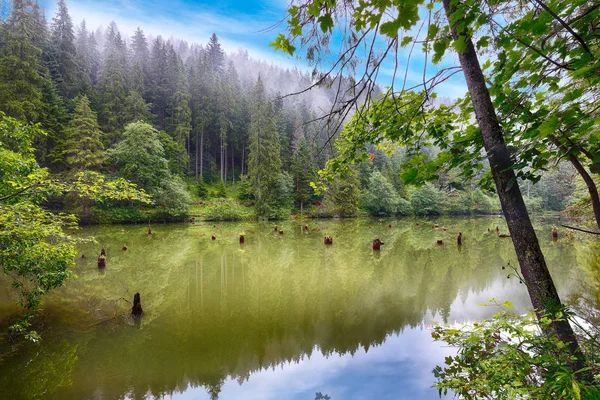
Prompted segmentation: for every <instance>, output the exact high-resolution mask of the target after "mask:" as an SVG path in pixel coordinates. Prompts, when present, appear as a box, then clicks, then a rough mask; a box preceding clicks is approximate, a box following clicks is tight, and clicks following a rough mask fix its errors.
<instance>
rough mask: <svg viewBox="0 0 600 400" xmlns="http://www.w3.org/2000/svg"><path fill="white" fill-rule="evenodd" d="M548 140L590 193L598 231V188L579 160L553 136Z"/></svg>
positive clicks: (599, 209) (599, 212) (599, 218)
mask: <svg viewBox="0 0 600 400" xmlns="http://www.w3.org/2000/svg"><path fill="white" fill-rule="evenodd" d="M548 137H549V138H550V140H552V142H553V143H554V144H555V145H556V146H557V147H558V148H559V149H560V151H562V152H563V153H564V154H566V155H567V157H568V158H569V161H570V162H571V164H573V167H575V169H576V170H577V172H578V173H579V175H581V177H582V178H583V181H584V182H585V184H586V186H587V188H588V192H589V193H590V198H591V199H592V209H593V210H594V218H596V224H597V225H598V229H600V196H599V195H598V187H597V186H596V183H595V182H594V179H593V178H592V177H591V176H590V174H589V173H588V172H587V171H586V169H585V167H584V166H583V165H582V164H581V162H580V161H579V159H578V158H577V157H576V156H575V155H574V154H572V153H570V152H569V149H568V148H567V146H565V145H564V144H563V143H562V142H561V141H560V140H558V138H557V137H556V136H554V135H550V136H548Z"/></svg>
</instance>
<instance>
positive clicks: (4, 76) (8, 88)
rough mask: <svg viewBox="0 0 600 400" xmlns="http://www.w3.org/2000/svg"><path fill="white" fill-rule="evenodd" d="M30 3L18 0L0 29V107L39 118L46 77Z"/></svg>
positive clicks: (20, 116)
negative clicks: (35, 43)
mask: <svg viewBox="0 0 600 400" xmlns="http://www.w3.org/2000/svg"><path fill="white" fill-rule="evenodd" d="M30 6H31V3H30V2H29V1H27V0H15V1H13V5H12V13H11V14H10V16H9V17H8V19H7V21H6V22H5V23H3V24H2V26H1V31H0V109H1V110H2V111H4V112H5V113H6V115H8V116H11V117H14V118H17V119H19V120H22V121H27V122H40V121H41V119H42V116H43V113H44V111H43V109H44V104H43V91H42V88H43V86H44V84H45V82H44V80H45V79H46V78H45V77H44V76H43V74H41V73H40V71H43V67H42V65H41V64H40V57H41V49H40V48H39V47H37V46H36V45H34V41H40V40H41V39H40V38H37V37H36V35H37V32H36V31H37V30H36V27H35V22H34V19H33V13H32V12H30Z"/></svg>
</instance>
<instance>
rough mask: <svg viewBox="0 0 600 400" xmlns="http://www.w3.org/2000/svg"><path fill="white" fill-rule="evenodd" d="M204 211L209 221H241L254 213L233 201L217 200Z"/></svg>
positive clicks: (205, 217)
mask: <svg viewBox="0 0 600 400" xmlns="http://www.w3.org/2000/svg"><path fill="white" fill-rule="evenodd" d="M203 211H204V219H206V220H207V221H241V220H243V219H247V218H250V216H251V215H252V213H251V212H250V211H248V210H247V209H246V208H245V207H243V206H241V205H239V204H236V203H234V202H231V201H215V202H213V203H212V205H210V206H207V207H206V208H205V209H204V210H203Z"/></svg>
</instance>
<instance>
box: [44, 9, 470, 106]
mask: <svg viewBox="0 0 600 400" xmlns="http://www.w3.org/2000/svg"><path fill="white" fill-rule="evenodd" d="M41 2H42V6H43V7H44V8H45V9H46V10H47V12H46V14H47V17H48V19H49V20H50V19H51V18H52V16H53V15H54V10H55V8H56V0H41ZM288 3H289V0H245V1H234V0H224V1H205V0H202V1H190V0H144V1H142V0H67V5H68V7H69V12H70V14H71V17H72V18H73V22H74V24H75V25H79V23H80V22H81V20H83V19H84V18H85V20H86V22H87V24H88V28H90V29H96V28H97V27H98V26H106V25H107V24H108V23H109V22H110V21H113V20H114V21H115V22H116V23H117V25H118V26H119V29H120V30H121V31H122V32H123V33H125V34H127V35H129V36H130V35H131V34H132V33H133V31H134V30H135V29H136V28H137V27H138V26H139V27H140V28H142V29H143V30H144V32H145V33H146V34H150V35H152V36H157V35H162V36H163V37H164V38H169V37H177V38H181V39H184V40H187V41H188V42H190V43H191V42H196V43H206V41H207V39H208V37H209V36H210V35H211V34H212V33H213V32H215V33H216V34H217V35H218V36H219V39H220V41H221V43H222V45H223V47H224V48H225V50H226V51H227V52H234V51H236V50H238V49H239V48H243V49H246V50H248V52H249V53H250V55H251V56H253V57H255V58H258V59H262V60H265V61H269V62H272V63H274V64H279V65H281V66H283V67H292V66H298V67H299V68H306V67H307V66H306V63H305V62H303V61H302V60H297V59H295V58H292V57H288V56H285V55H283V54H282V53H275V52H274V51H273V49H272V48H271V47H269V43H270V42H271V41H272V40H273V39H274V38H275V36H276V35H277V33H278V31H279V30H281V29H283V26H282V27H281V28H279V29H276V30H272V31H267V32H261V31H263V30H265V29H266V28H268V27H270V26H272V25H273V24H275V23H277V22H278V21H280V20H282V19H283V18H285V17H286V9H287V6H288ZM401 54H402V56H401V57H400V60H399V64H400V70H401V71H402V75H403V71H404V69H405V67H406V58H405V55H406V52H402V53H401ZM423 65H424V58H423V56H422V55H421V54H420V53H419V51H416V52H415V54H413V57H412V59H411V62H410V65H409V72H408V81H407V83H408V85H415V84H418V83H419V82H421V80H422V73H423ZM450 65H457V61H456V60H455V59H454V58H453V57H452V56H449V57H448V58H447V59H446V60H445V61H444V62H443V63H442V65H440V66H431V65H428V74H427V76H428V77H430V76H433V74H435V72H437V70H438V69H439V68H440V67H444V66H450ZM391 69H392V63H391V62H389V63H388V64H387V65H385V66H384V67H383V68H382V70H381V73H380V77H379V80H378V81H379V83H380V84H381V85H384V86H385V85H388V84H389V83H390V79H391ZM465 89H466V87H465V85H464V82H463V79H462V76H461V75H460V74H458V75H456V76H455V77H454V78H453V79H451V80H450V81H448V82H445V83H443V84H442V85H441V86H440V87H439V90H438V92H439V95H440V96H445V97H452V98H456V97H459V96H461V95H462V94H463V93H464V92H465Z"/></svg>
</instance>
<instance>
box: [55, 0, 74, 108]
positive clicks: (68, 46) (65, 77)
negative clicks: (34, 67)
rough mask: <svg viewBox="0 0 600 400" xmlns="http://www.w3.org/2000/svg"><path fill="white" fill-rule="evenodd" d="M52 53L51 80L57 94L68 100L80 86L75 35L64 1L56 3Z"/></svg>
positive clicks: (60, 0)
mask: <svg viewBox="0 0 600 400" xmlns="http://www.w3.org/2000/svg"><path fill="white" fill-rule="evenodd" d="M51 48H52V50H51V51H52V52H53V53H54V57H53V58H54V60H55V61H56V63H57V69H56V71H55V72H56V76H53V80H54V82H55V84H56V87H57V89H58V92H59V93H60V94H61V95H62V96H63V97H64V98H66V99H70V98H72V97H73V95H74V94H75V93H76V91H77V86H78V85H80V84H81V78H80V74H79V66H78V64H77V61H76V60H77V52H76V49H75V33H74V31H73V22H72V21H71V17H70V15H69V10H68V9H67V3H66V1H65V0H59V1H58V8H57V10H56V15H55V16H54V18H53V19H52V46H51Z"/></svg>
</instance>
